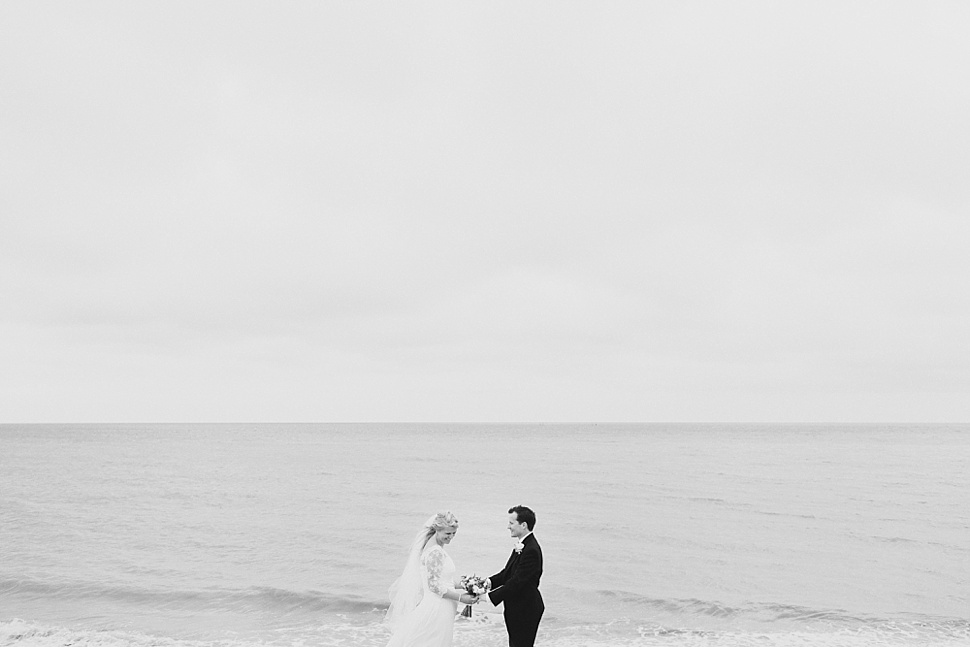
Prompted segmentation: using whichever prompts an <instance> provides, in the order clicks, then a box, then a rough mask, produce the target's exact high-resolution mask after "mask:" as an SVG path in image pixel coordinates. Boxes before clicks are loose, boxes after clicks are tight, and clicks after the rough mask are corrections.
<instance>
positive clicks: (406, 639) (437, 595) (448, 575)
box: [386, 538, 458, 647]
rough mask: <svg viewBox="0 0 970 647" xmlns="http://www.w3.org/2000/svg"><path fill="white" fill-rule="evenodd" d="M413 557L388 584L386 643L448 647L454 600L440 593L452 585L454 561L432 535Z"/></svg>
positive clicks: (399, 646) (392, 646) (406, 646)
mask: <svg viewBox="0 0 970 647" xmlns="http://www.w3.org/2000/svg"><path fill="white" fill-rule="evenodd" d="M416 557H417V556H416V555H412V556H411V558H410V559H409V565H408V567H406V568H405V571H404V575H402V576H401V579H399V580H398V581H397V582H396V583H395V584H394V586H392V587H391V600H392V602H391V608H390V609H388V614H387V618H386V622H387V624H388V626H390V628H391V630H392V632H393V633H392V635H391V641H390V642H389V643H387V647H451V645H452V642H453V640H454V627H455V613H456V611H457V608H458V603H457V602H456V601H455V600H449V599H447V598H443V597H442V596H443V595H444V594H445V593H447V592H448V591H453V590H454V589H455V586H454V582H455V563H454V562H453V561H451V557H449V556H448V553H446V552H445V549H444V548H442V547H441V546H439V545H438V543H437V542H436V541H434V539H433V538H432V539H431V541H429V542H428V545H427V546H425V547H424V548H423V550H421V553H420V559H416ZM412 562H414V563H412ZM415 575H417V576H419V577H420V580H421V581H420V591H418V588H417V586H418V583H417V582H416V579H417V578H416V577H415Z"/></svg>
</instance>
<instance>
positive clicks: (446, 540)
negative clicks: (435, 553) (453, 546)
mask: <svg viewBox="0 0 970 647" xmlns="http://www.w3.org/2000/svg"><path fill="white" fill-rule="evenodd" d="M457 532H458V527H457V526H455V527H454V528H442V529H440V530H437V531H435V540H436V541H437V542H438V543H439V544H441V545H442V546H444V545H445V544H450V543H451V540H452V539H454V538H455V534H457Z"/></svg>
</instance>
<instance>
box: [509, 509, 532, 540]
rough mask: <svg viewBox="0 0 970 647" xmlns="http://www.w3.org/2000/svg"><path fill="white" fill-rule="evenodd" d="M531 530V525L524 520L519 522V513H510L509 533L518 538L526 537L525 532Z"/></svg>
mask: <svg viewBox="0 0 970 647" xmlns="http://www.w3.org/2000/svg"><path fill="white" fill-rule="evenodd" d="M527 532H529V526H528V525H526V523H525V522H524V521H523V522H522V523H519V515H518V513H515V512H513V513H511V514H510V515H509V533H510V534H511V535H512V536H513V537H515V538H516V539H520V538H522V537H525V534H526V533H527Z"/></svg>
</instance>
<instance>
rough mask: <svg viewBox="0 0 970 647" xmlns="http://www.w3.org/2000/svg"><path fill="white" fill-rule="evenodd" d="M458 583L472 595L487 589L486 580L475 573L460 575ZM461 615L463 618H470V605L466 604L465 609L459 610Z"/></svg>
mask: <svg viewBox="0 0 970 647" xmlns="http://www.w3.org/2000/svg"><path fill="white" fill-rule="evenodd" d="M458 584H459V586H460V587H461V588H463V589H465V592H466V593H471V594H472V595H481V594H483V593H485V592H486V591H488V582H487V580H486V579H485V578H484V577H478V576H477V575H462V576H461V580H460V581H459V583H458ZM461 615H462V617H463V618H471V617H472V605H470V604H466V605H465V610H464V611H462V612H461Z"/></svg>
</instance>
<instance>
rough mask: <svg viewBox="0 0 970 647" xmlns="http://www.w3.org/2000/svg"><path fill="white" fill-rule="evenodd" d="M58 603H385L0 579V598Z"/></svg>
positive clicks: (277, 607)
mask: <svg viewBox="0 0 970 647" xmlns="http://www.w3.org/2000/svg"><path fill="white" fill-rule="evenodd" d="M3 596H16V597H19V598H33V599H46V600H51V601H52V602H56V601H58V600H63V601H70V600H85V599H97V600H111V601H119V602H126V603H137V604H147V605H152V606H154V607H164V608H167V609H188V610H199V611H213V610H215V611H219V610H228V611H236V612H240V611H242V612H245V611H247V610H260V611H268V612H275V613H281V614H282V613H288V612H295V611H305V612H320V613H367V612H371V611H375V610H379V609H383V608H384V607H386V606H387V604H386V601H383V600H371V599H367V598H363V597H360V596H355V595H349V594H344V595H334V594H329V593H325V592H322V591H292V590H286V589H278V588H273V587H269V586H253V587H249V588H246V589H218V588H209V589H200V590H174V589H148V588H142V587H137V586H132V585H126V584H105V583H91V582H61V583H55V582H44V581H40V580H32V579H18V580H0V598H2V597H3Z"/></svg>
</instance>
